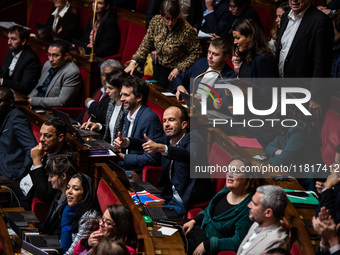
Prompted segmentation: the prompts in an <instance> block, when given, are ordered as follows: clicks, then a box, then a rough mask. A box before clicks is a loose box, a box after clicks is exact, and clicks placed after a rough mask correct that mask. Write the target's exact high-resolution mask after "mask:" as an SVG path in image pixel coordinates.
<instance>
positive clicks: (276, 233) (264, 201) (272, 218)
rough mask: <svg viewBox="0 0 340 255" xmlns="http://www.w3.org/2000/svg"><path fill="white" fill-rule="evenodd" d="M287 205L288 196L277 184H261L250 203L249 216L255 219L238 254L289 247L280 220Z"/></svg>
mask: <svg viewBox="0 0 340 255" xmlns="http://www.w3.org/2000/svg"><path fill="white" fill-rule="evenodd" d="M286 206H287V196H286V193H285V192H284V191H283V189H282V188H281V187H279V186H276V185H265V186H260V187H258V188H257V189H256V193H255V194H254V196H253V198H252V200H251V202H250V203H249V205H248V207H249V218H250V219H251V220H253V221H254V224H253V225H252V226H251V227H250V229H249V231H248V234H247V235H246V237H245V238H244V239H243V241H242V243H241V245H240V247H239V249H238V251H237V255H245V254H247V255H258V254H262V253H264V252H266V251H268V250H270V249H272V248H283V249H288V248H289V238H288V233H287V231H286V230H285V229H284V227H283V226H282V224H281V222H280V220H281V219H282V218H283V216H284V212H285V209H286Z"/></svg>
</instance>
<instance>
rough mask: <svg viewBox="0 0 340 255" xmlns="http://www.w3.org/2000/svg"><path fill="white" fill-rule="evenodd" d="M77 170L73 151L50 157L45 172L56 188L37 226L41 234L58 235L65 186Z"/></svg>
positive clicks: (64, 202)
mask: <svg viewBox="0 0 340 255" xmlns="http://www.w3.org/2000/svg"><path fill="white" fill-rule="evenodd" d="M76 172H77V159H76V155H75V154H74V153H67V154H58V155H56V156H54V157H53V158H50V159H49V161H48V164H47V169H46V174H47V175H48V181H49V182H51V185H52V188H53V189H58V191H57V193H56V195H55V197H54V199H53V201H52V204H51V207H50V210H49V211H48V214H47V216H46V219H45V221H44V223H43V224H42V225H41V226H40V227H39V231H40V232H42V233H43V234H49V235H60V233H61V227H60V221H61V215H62V213H63V210H64V207H65V206H66V204H67V201H66V187H67V183H68V181H69V180H70V179H71V177H72V176H73V175H74V174H75V173H76Z"/></svg>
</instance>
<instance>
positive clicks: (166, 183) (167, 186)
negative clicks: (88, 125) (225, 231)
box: [130, 131, 212, 209]
mask: <svg viewBox="0 0 340 255" xmlns="http://www.w3.org/2000/svg"><path fill="white" fill-rule="evenodd" d="M159 142H160V143H162V144H165V145H167V147H168V155H167V156H162V174H161V179H160V182H159V188H160V189H161V190H162V193H161V197H162V198H163V199H165V200H166V201H167V202H169V201H170V200H171V199H172V197H173V193H172V185H174V186H175V188H176V190H177V192H178V194H179V195H180V197H181V199H182V202H183V204H184V206H185V208H186V209H188V206H189V205H190V204H194V203H199V202H205V201H209V200H210V198H211V195H212V192H211V182H210V174H208V175H207V176H206V177H209V178H204V179H200V178H199V179H198V178H191V177H190V160H192V161H195V163H196V164H198V163H197V161H196V160H195V159H198V158H200V159H199V162H203V163H204V164H207V162H208V161H207V159H206V158H202V155H203V153H201V152H200V149H201V148H202V147H203V143H204V141H203V138H202V137H201V136H200V135H199V134H198V133H197V132H196V131H191V132H189V133H186V135H185V136H184V137H183V139H182V140H181V142H180V144H179V146H178V147H175V146H171V145H170V139H169V138H168V137H167V136H166V135H165V134H164V135H163V138H162V140H161V141H159ZM143 143H144V142H143V141H141V140H140V139H134V138H131V139H130V144H131V145H133V146H134V148H135V149H136V150H140V151H142V150H143V148H142V144H143ZM172 160H173V166H172V172H171V180H170V178H169V170H170V164H171V161H172ZM191 163H192V165H194V164H195V163H193V162H191ZM202 174H203V173H202ZM202 187H204V189H202Z"/></svg>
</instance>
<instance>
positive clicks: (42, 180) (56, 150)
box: [13, 118, 72, 210]
mask: <svg viewBox="0 0 340 255" xmlns="http://www.w3.org/2000/svg"><path fill="white" fill-rule="evenodd" d="M66 132H67V125H66V123H65V122H64V121H63V120H62V119H59V118H53V119H49V120H47V121H45V122H44V123H43V124H42V126H41V128H40V142H39V144H38V145H37V146H35V147H34V148H32V149H31V164H29V165H28V167H27V168H26V172H25V175H24V176H22V178H20V179H18V180H16V181H15V182H14V183H13V189H14V191H15V193H16V194H17V196H18V198H19V199H20V200H21V205H22V206H23V207H25V209H26V210H30V206H31V201H32V199H33V198H39V199H40V200H42V201H44V202H50V201H51V200H52V199H53V197H54V195H55V193H56V190H54V189H53V188H52V186H51V184H50V183H49V182H48V176H47V175H46V169H45V168H46V166H47V162H48V158H49V157H53V156H54V155H56V154H66V153H68V152H72V149H71V148H70V147H69V146H68V145H67V143H66V141H65V139H66Z"/></svg>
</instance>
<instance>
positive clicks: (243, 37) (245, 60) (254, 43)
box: [233, 19, 277, 146]
mask: <svg viewBox="0 0 340 255" xmlns="http://www.w3.org/2000/svg"><path fill="white" fill-rule="evenodd" d="M233 37H234V45H235V51H236V53H237V54H238V56H239V57H240V61H241V62H242V65H241V67H240V70H239V74H238V77H239V78H241V79H242V78H243V79H245V80H246V81H247V82H250V83H252V84H254V86H252V87H253V95H252V102H253V107H254V108H255V109H257V110H267V109H270V108H271V105H272V100H271V99H272V88H273V82H272V80H271V79H263V78H273V77H277V71H276V70H277V69H276V68H275V65H274V53H273V52H272V51H271V50H270V49H269V46H268V41H267V38H266V37H265V36H264V33H263V31H262V28H261V27H260V26H259V25H258V24H257V23H256V22H255V21H253V20H252V19H242V20H239V21H238V22H237V23H236V24H235V25H234V27H233ZM259 78H261V79H259ZM261 117H263V116H258V115H254V114H252V113H251V112H246V114H245V118H247V119H254V118H256V119H258V118H261ZM267 117H268V116H267ZM248 132H250V134H247V135H248V136H249V135H250V136H252V137H255V138H257V140H258V141H259V142H260V143H261V144H262V146H266V145H267V144H268V142H270V141H271V140H272V139H273V137H274V136H275V134H273V131H272V128H270V125H269V123H265V124H264V125H263V126H262V127H257V128H248Z"/></svg>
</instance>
